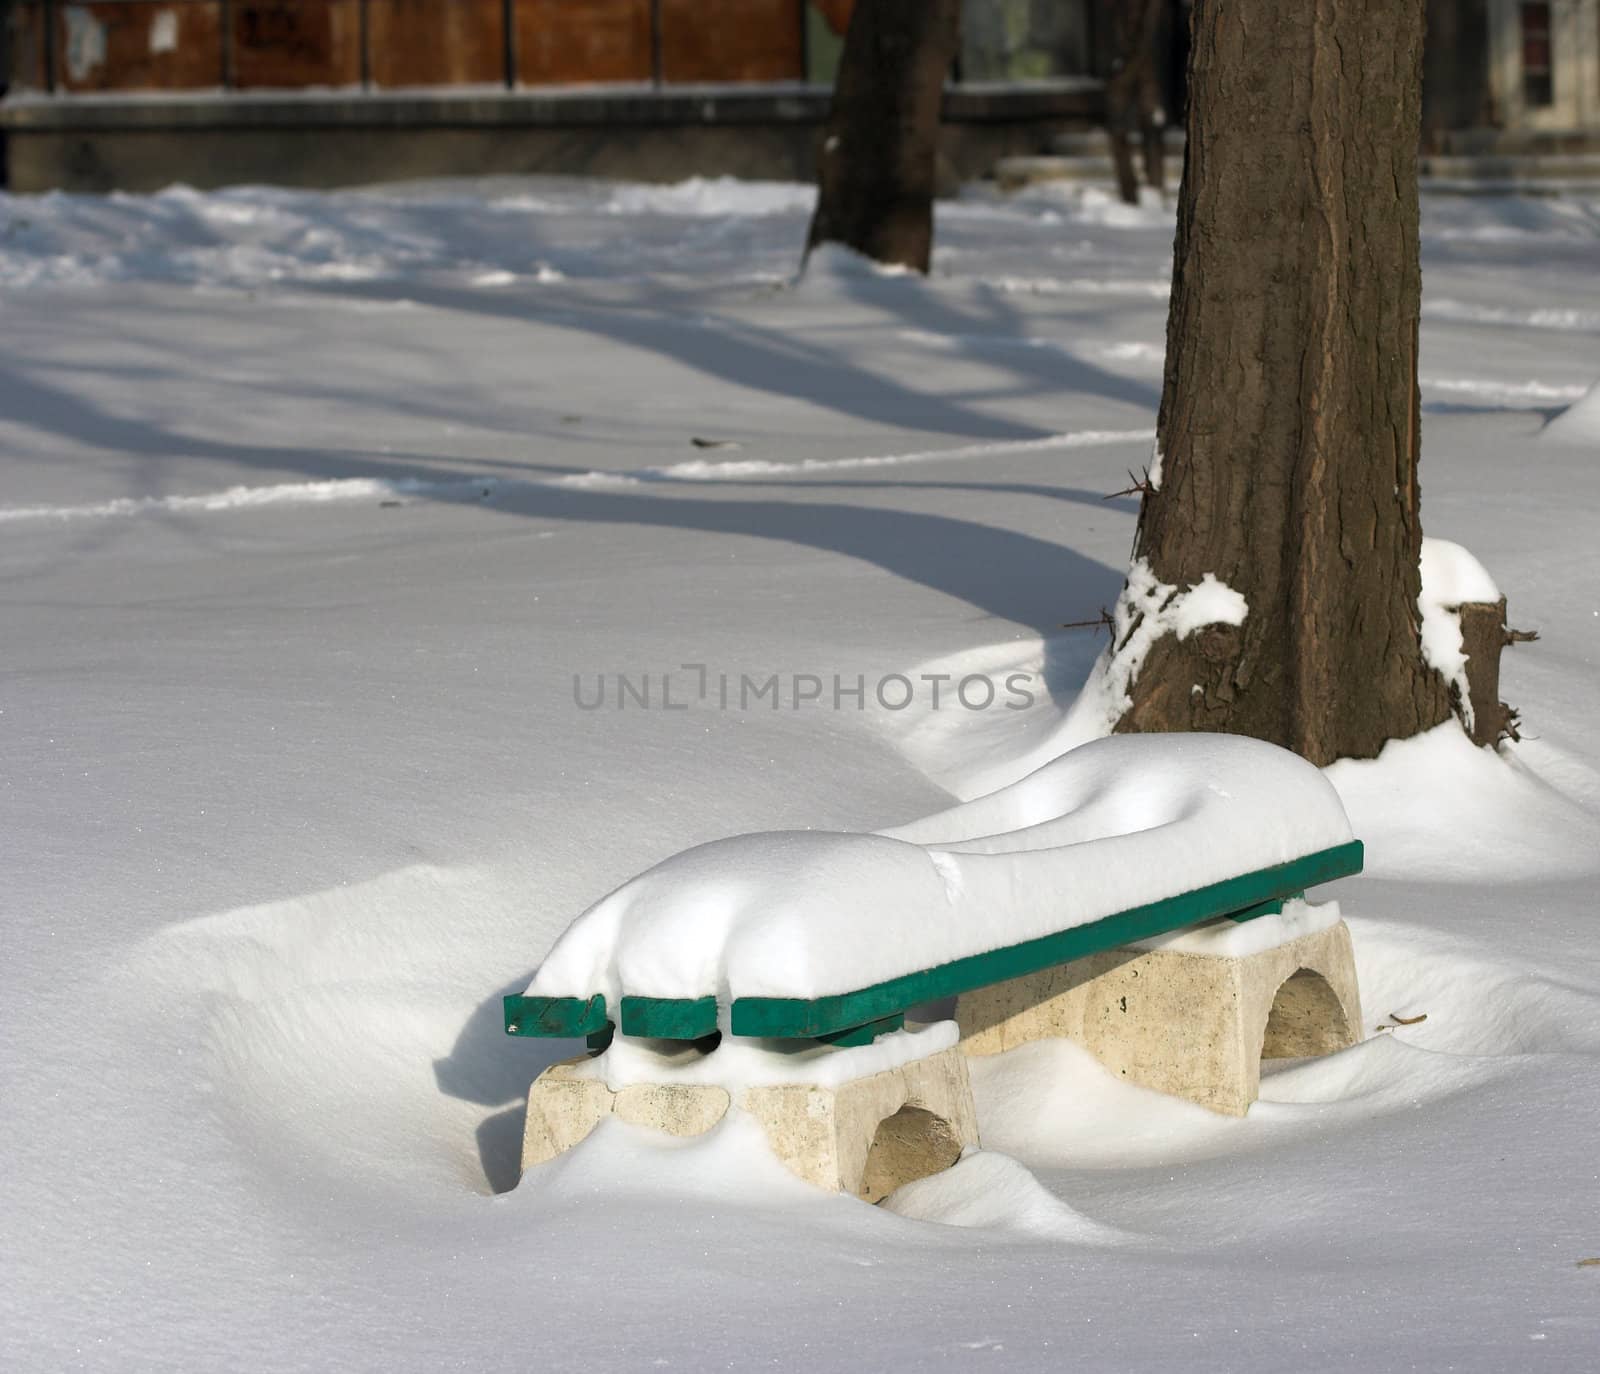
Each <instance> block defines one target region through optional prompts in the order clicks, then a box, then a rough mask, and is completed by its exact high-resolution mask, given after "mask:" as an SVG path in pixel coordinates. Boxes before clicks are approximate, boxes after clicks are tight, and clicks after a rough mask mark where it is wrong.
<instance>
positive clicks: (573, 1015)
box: [504, 992, 607, 1039]
mask: <svg viewBox="0 0 1600 1374" xmlns="http://www.w3.org/2000/svg"><path fill="white" fill-rule="evenodd" d="M504 1002H505V1018H506V1034H507V1035H546V1036H571V1037H573V1038H574V1039H576V1038H577V1037H578V1036H580V1035H594V1034H596V1033H597V1032H599V1031H602V1030H604V1029H605V1027H606V1025H607V1020H606V999H605V994H604V993H599V992H597V993H595V995H594V996H593V997H525V996H523V995H521V994H520V993H518V994H514V995H512V996H510V997H507V998H505V999H504Z"/></svg>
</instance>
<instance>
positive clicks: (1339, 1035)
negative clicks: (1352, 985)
mask: <svg viewBox="0 0 1600 1374" xmlns="http://www.w3.org/2000/svg"><path fill="white" fill-rule="evenodd" d="M1351 1031H1352V1027H1351V1025H1350V1022H1349V1020H1348V1018H1347V1017H1346V1016H1345V1012H1344V1007H1343V1006H1342V1005H1341V1004H1340V1002H1339V995H1338V993H1336V992H1335V991H1334V990H1333V988H1332V987H1331V986H1330V985H1329V983H1328V980H1327V979H1326V978H1324V977H1323V976H1322V975H1321V974H1320V973H1317V972H1316V971H1315V970H1313V969H1308V968H1303V969H1299V970H1297V971H1296V972H1295V973H1294V975H1293V976H1292V977H1291V978H1289V979H1288V980H1287V981H1286V982H1285V983H1284V984H1283V986H1282V987H1280V988H1279V989H1278V995H1277V996H1276V997H1275V998H1273V1000H1272V1010H1271V1011H1270V1012H1269V1013H1268V1015H1267V1032H1266V1036H1265V1038H1264V1039H1263V1040H1262V1043H1261V1057H1262V1058H1263V1059H1309V1058H1312V1057H1313V1056H1315V1055H1320V1054H1332V1053H1333V1052H1334V1051H1335V1050H1342V1049H1344V1048H1345V1046H1347V1045H1349V1044H1350V1043H1351V1041H1352V1038H1353V1037H1352V1034H1351Z"/></svg>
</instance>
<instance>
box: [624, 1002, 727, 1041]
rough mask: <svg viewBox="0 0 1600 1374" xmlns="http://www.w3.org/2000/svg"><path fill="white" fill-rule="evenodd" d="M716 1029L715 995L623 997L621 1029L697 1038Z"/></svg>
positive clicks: (668, 1037)
mask: <svg viewBox="0 0 1600 1374" xmlns="http://www.w3.org/2000/svg"><path fill="white" fill-rule="evenodd" d="M716 1029H717V999H716V998H715V997H709V996H707V997H696V998H694V999H692V1000H691V999H689V998H687V997H624V998H623V999H622V1033H623V1034H624V1035H640V1036H646V1037H649V1038H651V1039H656V1040H698V1039H700V1037H701V1036H703V1035H712V1034H714V1033H715V1032H716Z"/></svg>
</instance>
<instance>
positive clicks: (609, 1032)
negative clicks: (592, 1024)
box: [584, 1021, 617, 1052]
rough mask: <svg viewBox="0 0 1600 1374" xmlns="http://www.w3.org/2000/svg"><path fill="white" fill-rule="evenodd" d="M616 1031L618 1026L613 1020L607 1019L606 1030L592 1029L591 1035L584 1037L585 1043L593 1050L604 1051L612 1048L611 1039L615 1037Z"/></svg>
mask: <svg viewBox="0 0 1600 1374" xmlns="http://www.w3.org/2000/svg"><path fill="white" fill-rule="evenodd" d="M616 1032H617V1028H616V1027H615V1026H613V1025H612V1024H611V1022H609V1021H607V1022H606V1024H605V1029H604V1030H597V1031H592V1032H590V1034H589V1035H587V1036H586V1037H584V1044H586V1045H587V1046H588V1047H589V1048H590V1049H591V1050H598V1051H601V1052H604V1051H606V1050H609V1049H610V1048H611V1041H612V1039H613V1037H615V1035H616Z"/></svg>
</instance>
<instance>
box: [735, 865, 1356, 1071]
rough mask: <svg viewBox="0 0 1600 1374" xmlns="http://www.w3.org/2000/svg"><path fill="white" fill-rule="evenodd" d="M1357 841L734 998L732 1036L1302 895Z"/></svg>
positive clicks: (833, 1016)
mask: <svg viewBox="0 0 1600 1374" xmlns="http://www.w3.org/2000/svg"><path fill="white" fill-rule="evenodd" d="M1361 861H1362V846H1361V841H1360V840H1351V841H1350V842H1349V843H1348V844H1342V845H1336V846H1334V847H1333V848H1331V849H1323V850H1319V851H1318V852H1317V853H1315V854H1308V855H1306V856H1305V857H1304V858H1301V859H1294V860H1291V861H1290V862H1289V863H1286V864H1277V865H1275V866H1274V867H1272V868H1261V869H1257V870H1255V871H1254V872H1253V873H1244V874H1240V875H1239V876H1238V877H1236V878H1227V879H1224V880H1223V881H1222V882H1220V883H1210V884H1208V885H1207V886H1205V887H1199V888H1195V889H1194V890H1193V891H1190V892H1183V893H1179V894H1178V895H1177V896H1176V897H1167V898H1164V899H1163V900H1161V901H1159V902H1149V903H1147V904H1146V905H1144V906H1138V907H1134V908H1132V909H1131V910H1129V911H1121V912H1118V913H1116V914H1115V915H1112V916H1106V917H1103V918H1101V919H1100V920H1098V921H1090V922H1088V923H1087V924H1085V925H1081V926H1074V927H1072V928H1071V929H1070V930H1062V931H1056V932H1055V933H1053V934H1050V935H1043V936H1040V937H1039V938H1038V939H1035V940H1027V941H1024V942H1023V943H1022V944H1017V945H1007V946H1006V947H1005V948H1003V949H995V950H989V951H987V952H986V953H983V954H972V955H968V956H966V957H965V958H962V959H954V960H952V961H951V962H949V963H947V964H940V965H938V966H937V967H935V968H930V969H923V970H922V971H921V972H919V973H909V974H905V975H903V976H901V977H899V978H891V979H889V980H887V981H886V982H882V983H875V984H873V985H872V986H870V987H865V988H860V989H858V990H856V991H855V992H846V993H840V994H837V995H835V996H831V997H817V998H811V999H807V998H800V997H740V998H737V999H735V1001H734V1004H733V1011H732V1017H731V1021H732V1026H731V1028H732V1031H733V1033H734V1034H735V1035H748V1036H767V1037H772V1038H775V1039H814V1038H816V1037H819V1036H824V1035H832V1034H834V1033H836V1032H838V1031H846V1030H849V1029H850V1028H852V1027H854V1026H865V1025H869V1024H870V1023H872V1022H874V1021H881V1020H883V1019H884V1018H885V1017H888V1016H892V1015H893V1014H894V1013H896V1012H900V1011H904V1010H905V1009H906V1008H907V1007H914V1006H916V1005H917V1004H918V1003H919V1002H932V1001H937V1000H938V999H939V998H941V997H955V996H959V995H960V994H961V993H963V992H971V991H972V990H973V989H974V988H981V987H987V986H989V985H990V984H992V983H1003V982H1005V981H1006V980H1007V979H1009V978H1020V977H1022V976H1023V975H1025V974H1029V973H1037V972H1039V971H1040V970H1041V969H1046V968H1052V967H1054V966H1055V965H1057V964H1065V963H1069V962H1071V961H1072V960H1074V959H1081V958H1083V957H1084V956H1085V955H1087V954H1093V953H1095V952H1096V951H1098V950H1102V949H1113V948H1115V947H1116V946H1118V945H1125V944H1128V943H1130V942H1132V941H1134V940H1147V939H1149V938H1150V937H1151V936H1153V935H1161V934H1164V933H1165V932H1167V931H1169V930H1178V929H1181V928H1182V927H1184V926H1190V925H1194V924H1195V923H1196V922H1199V921H1204V920H1207V919H1209V918H1211V917H1214V916H1220V915H1223V914H1225V913H1227V912H1231V911H1245V910H1247V909H1249V908H1251V907H1254V906H1258V905H1260V904H1262V903H1264V902H1267V901H1270V900H1272V899H1274V898H1282V897H1286V896H1288V895H1290V894H1291V893H1296V892H1303V891H1304V890H1305V889H1306V888H1308V887H1315V886H1316V885H1317V884H1318V883H1326V882H1331V881H1333V880H1334V879H1335V878H1347V877H1349V876H1351V875H1352V874H1355V873H1359V872H1360V871H1361Z"/></svg>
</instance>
